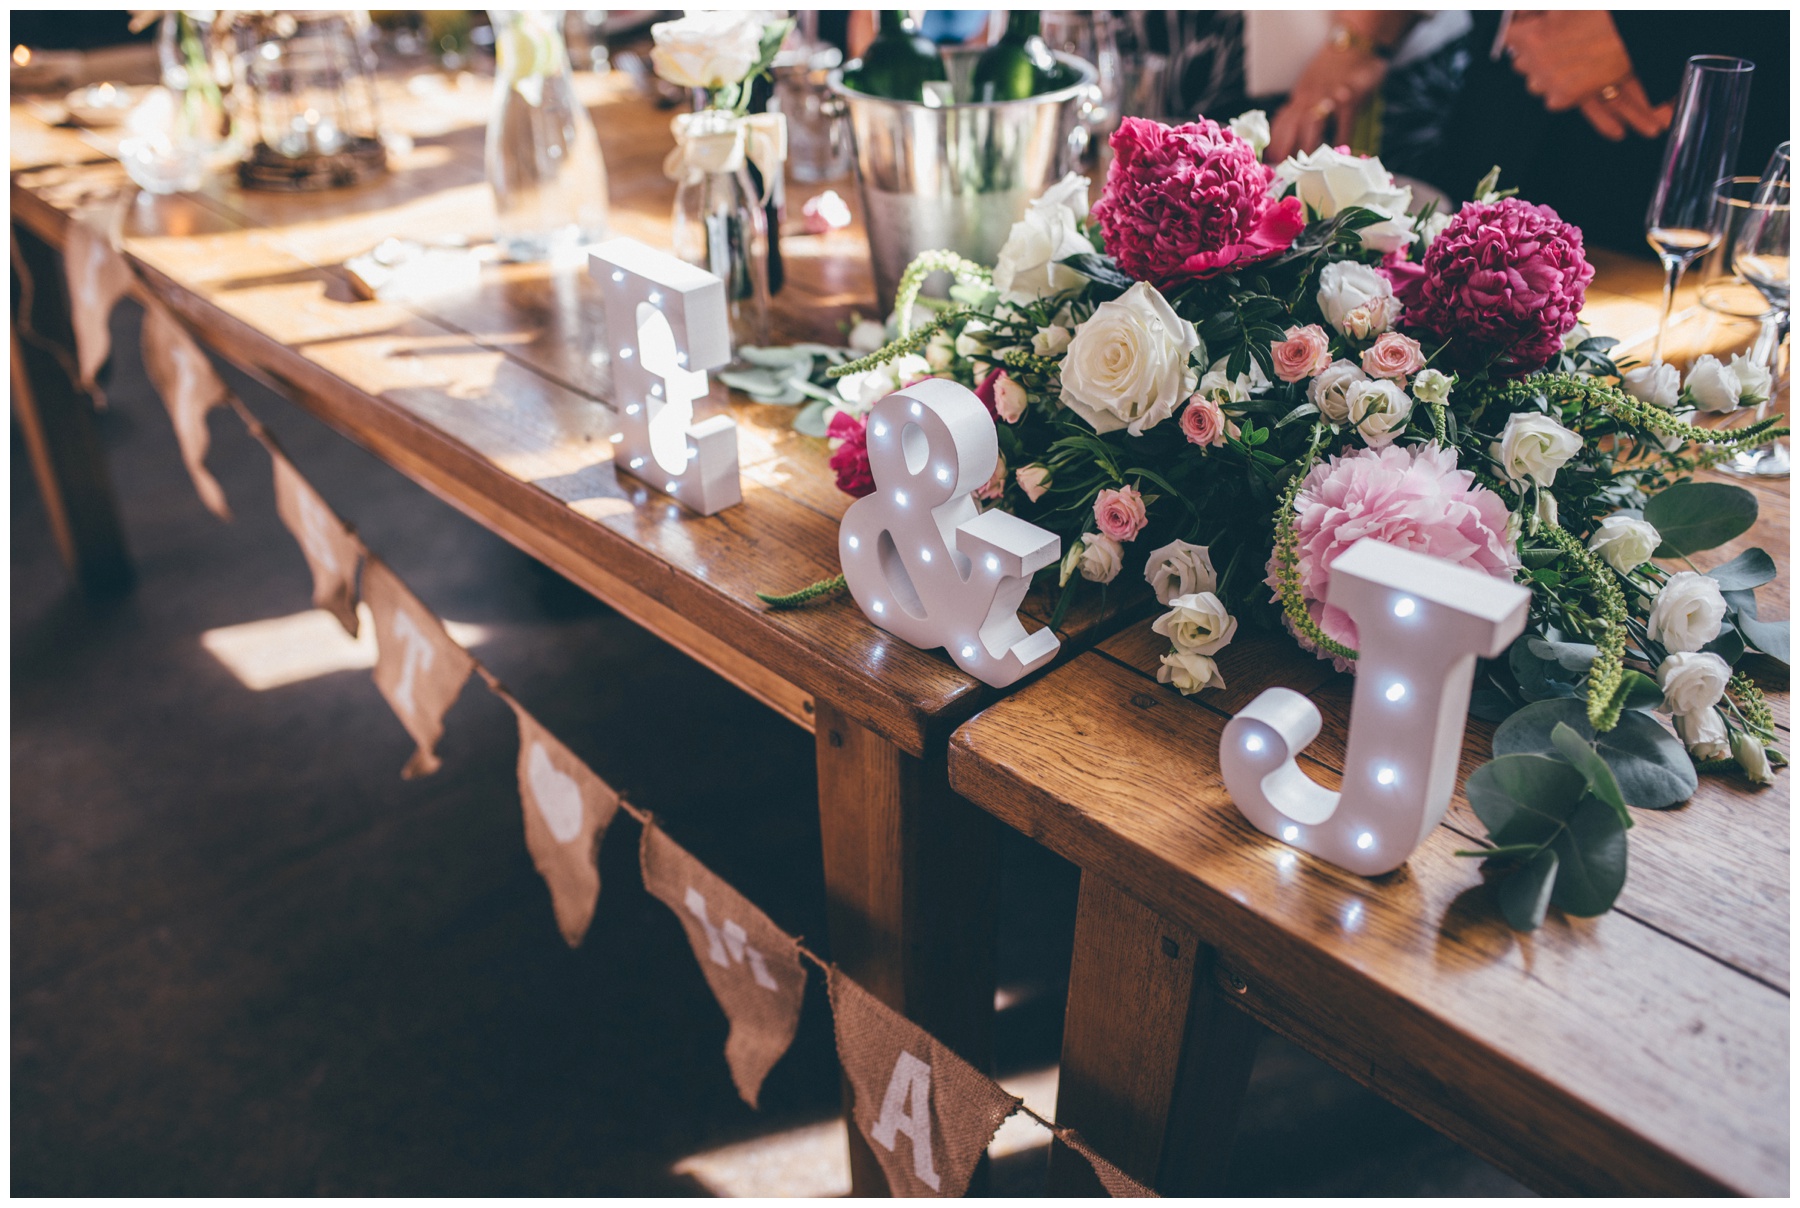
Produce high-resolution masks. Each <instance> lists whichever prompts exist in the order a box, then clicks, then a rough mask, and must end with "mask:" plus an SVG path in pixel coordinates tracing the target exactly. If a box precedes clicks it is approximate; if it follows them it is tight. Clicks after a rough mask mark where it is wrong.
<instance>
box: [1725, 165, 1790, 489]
mask: <svg viewBox="0 0 1800 1208" xmlns="http://www.w3.org/2000/svg"><path fill="white" fill-rule="evenodd" d="M1791 171H1792V169H1791V165H1790V162H1789V153H1788V144H1787V143H1782V144H1781V146H1779V147H1777V148H1775V154H1774V155H1772V156H1770V157H1769V166H1768V167H1767V168H1766V169H1764V170H1763V174H1762V180H1761V181H1759V182H1758V183H1757V186H1756V194H1755V196H1754V197H1752V198H1751V201H1750V212H1749V213H1748V214H1746V215H1744V220H1743V223H1742V225H1741V226H1739V228H1738V235H1737V240H1736V242H1735V243H1734V244H1733V246H1732V249H1731V263H1732V267H1733V268H1735V269H1736V270H1737V273H1738V276H1740V277H1742V278H1743V279H1744V280H1746V281H1748V282H1749V283H1750V284H1752V285H1754V286H1755V287H1756V288H1757V290H1758V292H1760V293H1761V294H1762V296H1763V297H1764V298H1766V299H1767V300H1768V303H1769V310H1768V313H1767V314H1765V315H1764V316H1763V320H1762V330H1761V332H1759V333H1758V334H1757V337H1756V344H1755V345H1754V346H1753V347H1752V348H1751V350H1750V359H1751V360H1752V361H1755V362H1757V363H1758V364H1760V365H1763V366H1766V367H1767V368H1768V370H1769V397H1768V398H1767V399H1765V400H1764V401H1763V402H1762V403H1761V404H1759V405H1758V406H1757V408H1756V414H1755V416H1754V417H1753V419H1752V422H1753V423H1754V422H1761V420H1762V419H1763V418H1764V417H1765V416H1767V415H1768V412H1769V407H1770V405H1771V403H1773V401H1774V399H1775V397H1776V395H1777V394H1778V393H1779V392H1780V391H1781V389H1782V388H1783V386H1784V385H1785V383H1784V382H1783V381H1782V373H1781V342H1782V337H1783V336H1785V335H1786V334H1787V329H1788V236H1789V234H1790V231H1791V227H1790V226H1789V222H1788V216H1789V213H1790V210H1789V203H1788V189H1789V186H1790V182H1791ZM1723 468H1724V469H1728V470H1732V471H1735V472H1736V473H1739V474H1752V475H1756V476H1759V477H1775V476H1778V475H1785V474H1786V473H1787V472H1788V451H1787V446H1786V445H1784V444H1782V443H1781V442H1780V441H1771V442H1770V443H1769V444H1767V445H1764V446H1763V447H1762V448H1760V449H1751V450H1748V451H1746V452H1743V453H1739V454H1738V455H1737V456H1736V457H1734V458H1733V459H1732V460H1731V461H1729V462H1727V463H1726V464H1725V465H1724V467H1723Z"/></svg>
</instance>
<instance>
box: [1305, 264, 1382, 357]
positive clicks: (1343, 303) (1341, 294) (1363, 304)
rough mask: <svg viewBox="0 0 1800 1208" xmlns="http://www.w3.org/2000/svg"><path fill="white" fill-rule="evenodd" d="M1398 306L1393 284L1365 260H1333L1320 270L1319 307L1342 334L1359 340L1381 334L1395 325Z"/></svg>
mask: <svg viewBox="0 0 1800 1208" xmlns="http://www.w3.org/2000/svg"><path fill="white" fill-rule="evenodd" d="M1399 308H1400V303H1399V299H1397V298H1395V297H1394V287H1393V286H1392V285H1390V284H1389V283H1388V279H1387V278H1386V277H1384V276H1382V275H1381V274H1380V273H1378V272H1376V271H1375V270H1374V269H1372V268H1370V267H1369V266H1368V265H1366V264H1358V263H1356V262H1355V261H1354V260H1334V261H1333V262H1332V263H1330V264H1327V265H1326V266H1325V269H1324V271H1323V272H1321V273H1320V274H1319V310H1320V311H1322V312H1323V313H1324V315H1325V321H1326V322H1327V323H1329V324H1331V325H1332V326H1333V327H1334V328H1336V329H1337V331H1338V334H1340V335H1348V336H1355V337H1356V338H1357V339H1359V340H1361V339H1367V338H1368V337H1369V336H1371V335H1380V334H1381V332H1382V331H1386V330H1387V329H1388V328H1389V327H1390V326H1392V325H1393V321H1394V318H1395V317H1396V316H1397V314H1398V312H1399ZM1353 312H1354V313H1353ZM1376 326H1379V327H1380V331H1377V330H1375V327H1376ZM1355 328H1361V329H1362V330H1354V329H1355Z"/></svg>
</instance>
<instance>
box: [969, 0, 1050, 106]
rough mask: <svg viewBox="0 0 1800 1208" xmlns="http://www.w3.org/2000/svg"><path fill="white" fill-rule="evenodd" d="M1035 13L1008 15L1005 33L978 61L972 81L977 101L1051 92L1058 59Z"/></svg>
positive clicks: (1007, 98) (1006, 99)
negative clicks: (1052, 53) (1053, 53)
mask: <svg viewBox="0 0 1800 1208" xmlns="http://www.w3.org/2000/svg"><path fill="white" fill-rule="evenodd" d="M1039 24H1040V20H1039V16H1038V14H1037V13H1035V12H1024V11H1014V12H1012V13H1010V14H1008V15H1007V18H1006V32H1005V33H1004V34H1002V35H1001V36H1000V40H999V41H998V42H996V43H994V44H993V45H992V46H990V47H988V48H987V49H986V50H984V51H982V52H981V57H980V58H979V59H977V60H975V75H974V77H973V79H972V81H971V83H972V86H973V87H972V90H973V92H974V99H975V100H977V101H1022V100H1024V99H1025V98H1026V97H1028V96H1035V95H1037V94H1038V93H1040V92H1049V91H1050V90H1051V88H1052V87H1053V86H1054V81H1055V80H1056V77H1057V75H1058V71H1057V63H1056V59H1055V58H1053V57H1052V56H1051V54H1050V47H1049V46H1048V45H1047V44H1046V43H1045V42H1044V39H1043V36H1042V35H1041V34H1039V32H1038V26H1039Z"/></svg>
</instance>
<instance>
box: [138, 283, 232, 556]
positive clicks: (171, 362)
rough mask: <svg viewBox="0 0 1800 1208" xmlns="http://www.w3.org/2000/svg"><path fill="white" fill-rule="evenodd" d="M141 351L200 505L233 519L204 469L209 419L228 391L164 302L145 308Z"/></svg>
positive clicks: (222, 493) (214, 481) (220, 491)
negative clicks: (165, 409)
mask: <svg viewBox="0 0 1800 1208" xmlns="http://www.w3.org/2000/svg"><path fill="white" fill-rule="evenodd" d="M142 351H143V355H144V370H145V372H146V373H148V374H149V375H150V382H151V384H152V385H154V386H155V387H156V392H157V393H158V394H160V395H162V401H163V406H164V407H166V408H167V409H168V412H169V421H170V422H171V423H172V424H174V425H175V443H176V444H178V445H180V446H181V461H182V464H183V465H185V466H187V472H188V477H189V478H192V479H193V480H194V490H195V491H196V492H197V493H198V494H199V496H200V502H201V503H203V504H205V505H206V510H207V511H209V512H211V513H212V514H213V515H215V516H217V517H218V518H219V519H220V520H230V519H231V508H230V506H229V505H228V504H227V503H226V502H225V491H224V489H223V488H221V487H220V486H219V480H218V479H216V478H214V477H213V476H212V471H210V470H208V469H207V468H206V450H207V449H208V447H210V446H211V444H212V434H211V433H210V432H208V431H207V429H206V414H207V412H209V411H211V410H212V409H213V408H214V407H217V406H218V405H219V404H220V403H223V402H224V401H225V399H226V396H227V395H228V394H229V393H230V391H228V390H227V389H226V388H225V383H224V381H223V380H221V379H220V377H219V375H218V373H217V371H215V370H214V369H213V367H212V362H211V361H209V360H207V359H206V354H205V353H204V352H201V351H200V346H199V345H198V344H196V343H194V338H193V337H192V336H190V335H188V333H187V330H186V329H185V328H183V327H182V326H181V320H179V319H177V318H176V317H175V316H174V315H173V314H171V313H169V308H168V307H166V306H164V305H163V304H162V303H160V302H156V301H152V302H150V303H149V304H148V305H146V306H145V308H144V332H143V349H142Z"/></svg>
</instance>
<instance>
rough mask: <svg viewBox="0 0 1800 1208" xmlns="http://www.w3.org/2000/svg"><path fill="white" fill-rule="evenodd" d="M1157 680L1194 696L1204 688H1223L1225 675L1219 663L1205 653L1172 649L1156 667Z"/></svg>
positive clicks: (1186, 694) (1184, 693)
mask: <svg viewBox="0 0 1800 1208" xmlns="http://www.w3.org/2000/svg"><path fill="white" fill-rule="evenodd" d="M1156 682H1157V683H1159V684H1172V685H1174V687H1175V688H1176V689H1177V690H1178V691H1179V692H1180V693H1181V694H1182V695H1183V696H1192V695H1193V694H1194V693H1196V692H1198V691H1200V689H1202V688H1223V687H1224V686H1225V677H1224V676H1222V675H1220V674H1219V665H1218V664H1217V663H1215V662H1213V661H1212V659H1210V658H1208V657H1207V656H1206V655H1204V654H1196V653H1194V652H1193V651H1192V650H1171V651H1170V652H1169V653H1168V654H1165V655H1163V656H1162V666H1160V667H1158V668H1157V669H1156Z"/></svg>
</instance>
